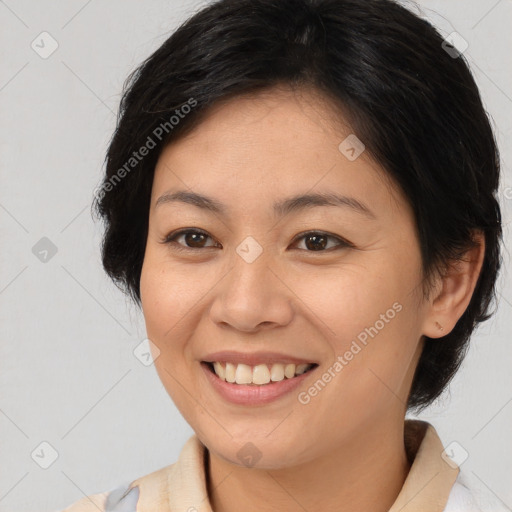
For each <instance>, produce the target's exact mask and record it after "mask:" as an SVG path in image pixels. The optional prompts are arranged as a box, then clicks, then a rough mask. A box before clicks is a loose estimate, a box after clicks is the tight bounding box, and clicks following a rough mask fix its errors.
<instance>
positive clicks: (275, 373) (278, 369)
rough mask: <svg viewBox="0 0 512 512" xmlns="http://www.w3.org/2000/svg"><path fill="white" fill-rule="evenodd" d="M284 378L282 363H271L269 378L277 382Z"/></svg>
mask: <svg viewBox="0 0 512 512" xmlns="http://www.w3.org/2000/svg"><path fill="white" fill-rule="evenodd" d="M283 379H284V366H283V365H282V364H273V365H272V369H271V370H270V380H271V381H272V382H279V381H281V380H283Z"/></svg>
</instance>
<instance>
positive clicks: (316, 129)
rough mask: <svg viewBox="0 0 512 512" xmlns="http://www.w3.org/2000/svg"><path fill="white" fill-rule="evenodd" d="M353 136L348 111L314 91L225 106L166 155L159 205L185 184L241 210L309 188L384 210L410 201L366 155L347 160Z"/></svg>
mask: <svg viewBox="0 0 512 512" xmlns="http://www.w3.org/2000/svg"><path fill="white" fill-rule="evenodd" d="M353 137H355V135H354V134H352V130H351V128H350V126H349V125H348V124H347V123H346V121H345V119H344V117H343V115H342V113H341V112H340V109H339V108H338V107H337V106H335V105H334V104H333V103H331V102H330V101H329V100H328V99H326V98H325V97H323V96H322V95H320V94H319V93H317V92H316V91H313V90H297V91H292V90H291V89H289V88H282V87H276V88H273V89H270V90H266V91H263V92H260V93H254V94H250V95H244V96H240V97H235V98H231V99H229V100H227V101H221V102H219V103H217V104H215V105H214V106H213V107H211V108H210V109H209V110H208V111H207V113H206V114H205V115H204V117H203V118H202V120H201V122H200V123H199V124H198V125H197V126H196V127H195V128H194V130H192V131H191V132H190V133H188V134H187V135H186V136H185V137H183V138H180V139H178V140H176V141H173V142H171V143H170V144H169V145H168V146H167V147H165V148H164V150H163V151H162V153H161V155H160V158H159V160H158V162H157V166H156V169H155V178H154V184H153V204H154V202H155V201H156V200H157V198H156V197H155V196H156V195H157V194H162V193H164V192H166V191H167V190H168V189H170V188H173V189H176V188H178V187H179V188H180V189H189V190H191V191H195V192H198V193H207V194H208V195H214V196H215V197H217V198H219V199H220V200H221V201H222V202H223V203H227V204H233V206H236V205H237V203H238V205H239V206H240V205H243V204H245V205H247V204H248V203H250V202H251V199H253V198H255V200H256V201H258V203H259V204H261V201H262V199H265V200H266V199H267V198H268V200H269V201H270V202H273V203H274V202H275V201H271V200H272V199H278V198H279V197H283V196H292V195H296V194H297V193H298V192H301V193H304V192H306V191H312V192H315V191H319V192H320V191H321V192H327V191H330V192H337V193H340V194H343V195H346V196H348V195H351V196H359V197H360V198H366V201H367V202H371V203H373V204H375V205H376V206H377V207H379V206H380V207H382V208H389V207H390V206H391V207H396V206H397V205H399V203H400V202H404V198H403V197H402V195H401V194H400V192H399V191H398V189H397V187H395V186H394V184H393V183H392V181H391V180H390V178H389V176H388V174H387V173H386V172H385V171H384V170H383V169H382V168H381V167H380V166H379V165H378V164H377V163H376V162H375V161H374V160H373V159H372V158H371V157H370V156H369V155H368V153H367V152H366V151H363V152H362V153H361V154H360V156H358V157H357V158H356V159H349V158H347V155H346V154H345V153H344V152H343V151H342V150H341V149H340V148H342V149H343V148H344V147H345V146H344V144H345V143H344V141H346V140H347V138H348V140H349V141H351V140H352V138H353ZM340 145H341V146H340ZM345 145H346V144H345ZM356 149H358V148H356ZM359 149H360V148H359Z"/></svg>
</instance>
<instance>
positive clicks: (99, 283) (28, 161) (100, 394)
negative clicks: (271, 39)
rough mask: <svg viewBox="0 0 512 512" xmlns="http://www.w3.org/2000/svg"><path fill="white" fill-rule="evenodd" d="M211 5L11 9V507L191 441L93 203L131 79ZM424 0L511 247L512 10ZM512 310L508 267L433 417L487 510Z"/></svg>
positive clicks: (511, 413)
mask: <svg viewBox="0 0 512 512" xmlns="http://www.w3.org/2000/svg"><path fill="white" fill-rule="evenodd" d="M204 4H205V2H197V1H196V2H191V1H185V0H181V1H178V0H172V1H163V0H153V1H148V2H141V1H134V0H130V1H126V0H124V1H122V0H115V1H114V0H109V1H103V2H100V1H99V0H89V1H84V0H73V1H66V2H64V1H62V0H61V1H55V2H46V1H35V0H32V1H29V0H7V1H6V2H3V1H0V26H1V29H0V34H1V35H0V38H1V39H0V43H1V46H0V52H1V62H2V65H1V69H0V108H1V119H2V122H1V125H0V145H1V146H0V180H1V186H0V241H1V242H0V243H1V251H0V389H1V392H0V434H1V437H0V439H1V442H0V511H8V510H9V511H12V510H17V511H20V512H23V511H33V510H35V509H37V510H40V511H52V510H57V509H60V508H63V507H65V506H67V505H69V504H70V503H72V502H74V501H76V500H78V499H79V498H81V497H83V496H84V495H88V494H92V493H96V492H102V491H105V490H108V489H110V488H112V487H114V486H117V485H119V484H120V483H122V482H125V481H126V482H128V481H130V480H131V479H135V478H136V477H139V476H142V475H144V474H147V473H149V472H151V471H154V470H156V469H159V468H160V467H163V466H165V465H168V464H170V463H172V462H174V461H175V460H176V458H177V456H178V454H179V451H180V449H181V447H182V446H183V444H184V442H185V441H186V439H188V437H189V436H190V435H191V434H192V430H191V429H190V427H189V426H188V425H187V424H186V423H185V421H184V420H183V419H182V418H181V416H180V415H179V413H178V412H177V410H176V409H175V407H174V405H173V404H172V402H171V400H170V399H169V397H168V395H167V394H166V392H165V390H164V389H163V386H162V384H161V383H160V381H159V379H158V377H157V375H156V372H155V371H154V367H152V366H148V367H146V366H144V365H143V364H142V363H141V362H140V361H139V360H138V359H137V358H136V357H134V355H133V350H134V349H135V347H136V346H137V345H138V344H139V343H140V342H141V340H143V339H144V338H145V332H144V324H143V321H142V319H141V315H140V313H139V312H138V311H137V310H136V308H135V307H133V306H131V305H130V304H129V302H128V301H127V300H126V299H125V298H124V297H123V296H122V295H121V293H120V292H119V291H118V290H117V289H116V288H115V287H114V286H113V285H112V284H111V283H110V282H109V281H108V280H107V278H106V277H105V276H104V274H103V271H102V268H101V265H100V259H99V244H100V233H101V230H100V225H99V224H98V223H95V222H93V220H92V218H91V215H90V203H91V199H92V191H93V189H94V188H95V187H96V186H97V185H98V184H99V181H100V176H101V171H102V163H103V156H104V153H105V149H106V146H107V143H108V140H109V138H110V136H111V133H112V130H113V128H114V125H115V113H116V111H117V106H118V102H119V99H120V92H121V87H122V83H123V81H124V79H125V78H126V76H127V75H128V73H129V72H130V71H131V70H132V69H133V68H134V67H135V66H136V65H137V64H138V63H140V62H141V61H142V60H143V59H144V58H145V57H147V56H148V55H149V54H150V53H151V52H152V51H153V50H154V49H156V48H157V47H158V46H159V45H160V44H161V43H162V42H163V41H164V40H165V39H166V37H167V36H168V35H169V34H170V32H171V31H172V30H173V29H174V28H175V27H176V26H177V25H178V24H179V23H180V22H182V21H183V20H185V19H186V18H187V17H188V15H189V14H191V13H192V12H193V11H195V10H196V9H198V8H200V7H201V6H202V5H204ZM420 4H421V6H422V9H423V12H424V15H425V16H427V17H428V18H429V19H430V20H431V21H432V22H433V23H434V24H435V25H436V26H437V27H438V28H439V29H440V30H441V31H442V33H443V34H444V35H447V34H449V33H451V32H453V31H457V32H458V33H460V34H461V35H462V36H463V37H464V39H466V40H467V41H468V43H469V47H468V49H467V50H466V52H465V55H466V56H467V58H468V59H469V61H470V63H471V65H472V69H473V71H474V73H475V76H476V79H477V82H478V85H479V87H480V88H481V92H482V96H483V99H484V102H485V105H486V107H487V109H488V111H489V113H490V114H491V116H492V117H493V119H494V123H495V126H496V133H497V138H498V142H499V144H500V148H501V152H502V159H503V171H504V174H503V182H502V191H501V197H502V205H503V214H504V226H505V231H506V240H507V245H508V246H510V229H509V221H510V217H511V203H512V176H511V174H510V167H509V163H510V161H511V140H512V133H511V127H512V126H511V124H512V116H511V114H512V99H511V98H512V75H511V60H510V48H512V35H511V30H510V27H511V26H512V2H511V1H510V0H500V1H497V0H471V1H465V2H461V1H460V0H449V1H446V0H445V1H441V0H437V1H434V0H428V1H422V2H420ZM409 5H411V8H413V9H416V10H417V9H418V7H416V8H415V7H414V5H413V4H409ZM43 31H47V32H49V33H50V34H51V36H52V38H54V39H55V40H56V41H57V43H58V45H59V46H58V49H57V50H56V51H55V52H54V53H53V54H52V55H50V56H49V57H48V58H46V59H43V58H41V57H40V55H39V54H38V53H36V52H35V51H34V50H33V49H32V48H31V43H32V41H33V40H35V41H36V43H35V44H39V47H41V46H42V43H41V42H40V41H41V38H42V37H47V36H39V34H40V33H41V32H43ZM44 44H45V51H47V50H48V49H49V48H50V40H49V39H45V43H44ZM39 51H43V49H42V48H39ZM418 58H421V57H420V56H418ZM42 237H48V238H49V239H50V240H51V241H52V243H53V244H55V246H56V248H57V251H58V252H57V253H56V254H55V255H54V256H53V257H50V256H51V252H50V253H49V254H48V257H47V259H48V261H46V262H42V261H40V260H39V259H38V258H37V257H36V255H34V254H33V251H32V248H33V247H34V245H35V244H36V243H37V242H38V241H39V240H40V239H41V238H42ZM42 256H43V254H40V257H42ZM504 256H505V265H506V266H508V265H509V260H510V258H509V254H508V253H505V255H504ZM511 315H512V286H511V281H510V276H509V275H507V269H504V271H503V274H502V277H501V281H500V305H499V310H498V313H497V315H496V316H495V317H494V318H493V319H492V320H490V321H489V322H487V323H486V324H484V325H482V326H481V327H480V328H479V330H478V332H477V334H476V335H475V336H474V338H473V343H472V346H471V351H470V353H469V356H468V358H467V359H466V361H465V363H464V367H463V368H462V370H461V371H460V373H459V374H458V376H457V377H456V379H455V381H454V382H453V384H452V385H451V387H450V391H449V392H448V393H445V394H444V395H443V397H442V399H441V400H439V401H438V402H437V403H436V404H435V406H433V407H431V408H429V409H428V411H426V412H424V413H423V414H421V418H424V419H426V420H428V421H431V422H432V423H434V425H435V426H436V428H437V429H438V432H439V434H440V436H441V438H442V440H443V442H444V444H445V446H447V445H449V444H450V443H451V442H452V441H456V442H458V443H459V444H460V446H461V447H463V449H464V450H466V451H467V452H468V454H469V456H468V458H467V460H466V461H465V462H464V463H463V464H462V471H463V473H464V475H465V477H466V479H467V480H468V481H469V483H470V485H471V486H472V487H473V488H474V489H476V490H477V491H478V492H479V493H481V494H482V496H483V497H482V499H483V500H486V501H489V500H494V504H493V505H484V506H485V508H486V510H511V507H512V487H511V486H510V482H511V477H512V470H511V460H512V441H511V439H512V436H511V435H510V434H511V431H512V429H511V426H512V385H511V384H512V376H511V372H510V363H511V356H512V348H511V342H510V338H511V334H512V324H511V321H510V317H511ZM44 441H46V442H48V443H50V444H51V445H52V446H53V447H54V449H55V450H56V451H57V452H58V458H57V459H56V460H55V462H54V463H53V464H51V465H50V467H49V468H48V469H42V468H41V467H40V465H38V463H39V464H44V463H45V462H46V463H48V462H50V457H51V449H49V448H48V447H45V445H43V446H41V445H40V444H41V443H42V442H44ZM457 449H460V448H457ZM34 450H35V453H34V459H35V460H36V461H37V462H38V463H36V462H35V460H34V459H33V458H32V457H31V453H33V452H34Z"/></svg>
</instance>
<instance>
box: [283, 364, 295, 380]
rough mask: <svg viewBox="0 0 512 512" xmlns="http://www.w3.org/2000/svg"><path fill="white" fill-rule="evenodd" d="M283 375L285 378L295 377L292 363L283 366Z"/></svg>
mask: <svg viewBox="0 0 512 512" xmlns="http://www.w3.org/2000/svg"><path fill="white" fill-rule="evenodd" d="M284 376H285V377H286V378H287V379H291V378H292V377H295V365H294V364H287V365H286V366H285V367H284Z"/></svg>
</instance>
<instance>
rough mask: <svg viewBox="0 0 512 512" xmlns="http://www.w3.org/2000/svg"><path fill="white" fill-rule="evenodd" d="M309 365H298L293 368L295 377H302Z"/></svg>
mask: <svg viewBox="0 0 512 512" xmlns="http://www.w3.org/2000/svg"><path fill="white" fill-rule="evenodd" d="M308 366H309V364H298V365H297V368H295V375H302V374H303V373H304V372H305V371H306V370H307V369H308Z"/></svg>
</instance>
